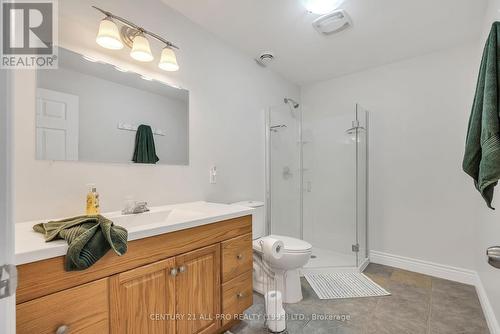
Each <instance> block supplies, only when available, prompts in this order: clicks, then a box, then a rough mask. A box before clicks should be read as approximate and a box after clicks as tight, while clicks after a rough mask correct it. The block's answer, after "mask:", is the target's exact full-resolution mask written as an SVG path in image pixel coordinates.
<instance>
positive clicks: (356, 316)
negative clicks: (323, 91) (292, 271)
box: [231, 264, 489, 334]
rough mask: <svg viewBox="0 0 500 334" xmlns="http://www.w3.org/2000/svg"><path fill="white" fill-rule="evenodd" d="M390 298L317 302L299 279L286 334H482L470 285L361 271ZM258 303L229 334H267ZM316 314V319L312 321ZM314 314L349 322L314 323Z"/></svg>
mask: <svg viewBox="0 0 500 334" xmlns="http://www.w3.org/2000/svg"><path fill="white" fill-rule="evenodd" d="M365 274H366V275H368V276H369V277H370V278H371V279H373V280H374V281H375V282H377V283H378V284H380V285H381V286H382V287H384V288H385V289H387V290H388V291H389V292H391V294H392V295H391V296H386V297H369V298H354V299H345V300H320V299H318V297H317V296H316V294H315V293H314V291H313V290H312V288H311V287H310V286H309V284H308V283H307V281H306V280H305V279H302V291H303V294H304V299H303V300H302V301H301V302H300V303H297V304H289V305H285V310H286V311H287V314H288V315H289V316H290V317H295V319H292V320H289V321H287V330H288V333H290V334H295V333H297V334H302V333H304V334H306V333H307V334H309V333H311V334H322V333H333V334H488V333H489V331H488V327H487V325H486V321H485V319H484V315H483V312H482V310H481V306H480V304H479V299H478V297H477V295H476V291H475V289H474V287H473V286H470V285H464V284H459V283H455V282H451V281H447V280H443V279H439V278H435V277H431V276H426V275H422V274H417V273H413V272H409V271H405V270H400V269H396V268H391V267H387V266H382V265H376V264H370V265H369V266H368V267H367V269H366V270H365ZM263 302H264V300H263V298H262V296H260V295H257V294H255V297H254V305H253V306H252V307H251V308H250V309H249V310H247V312H246V314H247V315H248V316H249V317H252V319H249V320H244V321H242V322H241V323H240V324H238V325H236V326H235V327H233V328H232V329H231V332H232V333H235V334H240V333H241V334H254V333H259V334H261V333H267V331H266V330H265V329H264V320H263V314H264V304H263ZM315 315H316V320H314V319H313V317H314V316H315ZM318 315H334V316H344V318H346V317H350V319H347V320H318V319H317V316H318Z"/></svg>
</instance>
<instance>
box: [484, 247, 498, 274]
mask: <svg viewBox="0 0 500 334" xmlns="http://www.w3.org/2000/svg"><path fill="white" fill-rule="evenodd" d="M486 255H487V256H488V263H489V264H490V265H492V266H493V267H495V268H499V269H500V246H494V247H490V248H488V250H487V251H486Z"/></svg>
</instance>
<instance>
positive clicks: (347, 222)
mask: <svg viewBox="0 0 500 334" xmlns="http://www.w3.org/2000/svg"><path fill="white" fill-rule="evenodd" d="M266 123H267V124H266V144H267V145H266V146H267V152H266V153H267V154H266V156H267V161H266V165H267V168H266V171H267V173H266V179H267V182H266V184H267V189H266V191H267V228H268V232H269V233H270V234H278V235H286V236H291V237H295V238H299V239H303V240H305V241H307V242H309V243H311V244H312V246H313V254H312V256H311V260H310V261H309V263H308V264H307V265H306V267H305V269H312V268H356V267H357V268H360V267H362V266H363V265H364V264H366V261H367V257H368V254H367V221H368V219H367V206H368V201H367V188H368V168H367V164H368V113H367V111H366V110H364V109H363V108H362V107H361V106H359V105H355V106H354V108H353V111H351V112H345V113H327V112H324V113H317V112H316V113H315V112H311V113H308V112H305V113H303V112H302V108H301V107H300V106H299V105H298V104H296V103H285V104H283V105H280V106H276V107H272V108H269V110H268V113H267V117H266Z"/></svg>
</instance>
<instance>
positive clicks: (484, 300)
mask: <svg viewBox="0 0 500 334" xmlns="http://www.w3.org/2000/svg"><path fill="white" fill-rule="evenodd" d="M476 278H477V279H476V284H475V285H476V292H477V296H478V297H479V302H480V303H481V307H482V309H483V313H484V317H485V318H486V322H487V323H488V328H489V329H490V334H500V324H499V323H498V319H497V317H496V315H495V312H494V311H493V308H492V307H491V303H490V300H489V298H488V295H487V294H486V290H485V288H484V285H483V282H482V281H481V278H480V277H479V275H477V274H476Z"/></svg>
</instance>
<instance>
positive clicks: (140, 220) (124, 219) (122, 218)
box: [109, 209, 202, 228]
mask: <svg viewBox="0 0 500 334" xmlns="http://www.w3.org/2000/svg"><path fill="white" fill-rule="evenodd" d="M201 216H202V214H201V213H199V212H195V211H190V210H182V209H164V210H159V211H148V212H144V213H138V214H130V215H117V216H112V217H109V219H110V220H112V221H113V223H114V224H115V225H119V226H122V227H125V228H131V227H136V226H144V225H150V224H162V223H177V222H179V221H181V220H190V219H196V218H199V217H201Z"/></svg>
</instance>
